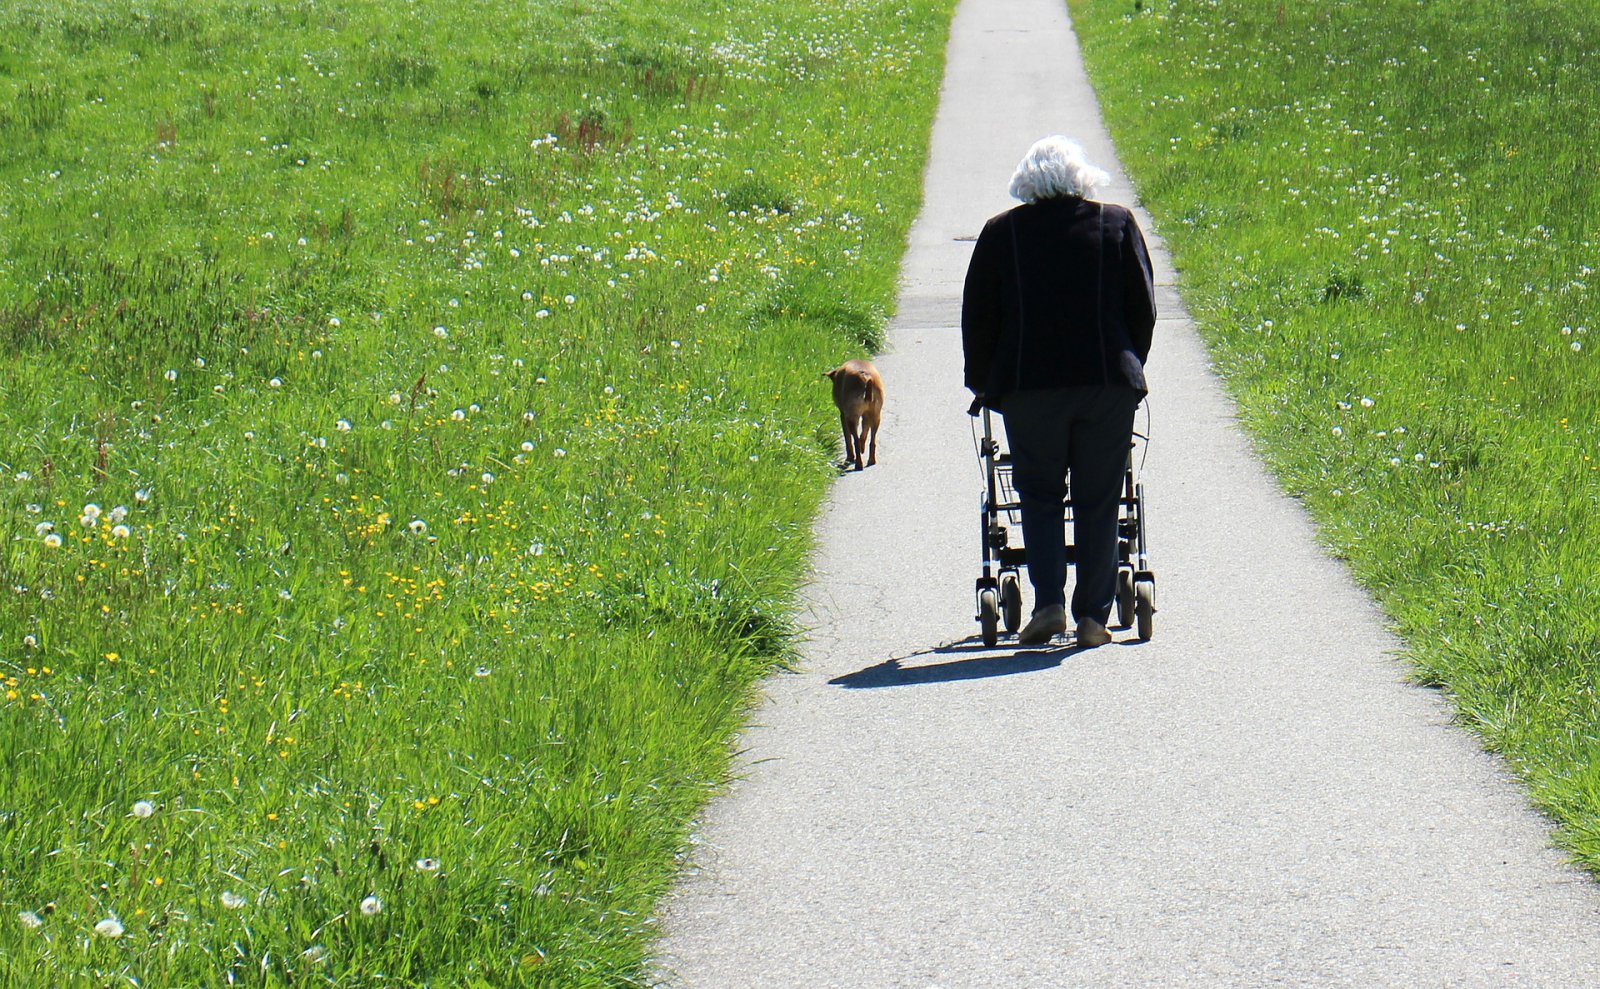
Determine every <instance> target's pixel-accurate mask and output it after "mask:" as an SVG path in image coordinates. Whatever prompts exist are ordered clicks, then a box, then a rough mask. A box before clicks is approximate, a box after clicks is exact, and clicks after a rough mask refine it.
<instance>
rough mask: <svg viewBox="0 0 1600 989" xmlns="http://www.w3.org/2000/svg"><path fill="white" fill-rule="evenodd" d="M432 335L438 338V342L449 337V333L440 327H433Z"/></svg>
mask: <svg viewBox="0 0 1600 989" xmlns="http://www.w3.org/2000/svg"><path fill="white" fill-rule="evenodd" d="M433 335H434V336H436V337H438V338H439V339H440V340H443V339H444V338H445V337H447V336H449V335H450V331H449V330H447V329H445V328H444V327H442V326H435V327H434V328H433Z"/></svg>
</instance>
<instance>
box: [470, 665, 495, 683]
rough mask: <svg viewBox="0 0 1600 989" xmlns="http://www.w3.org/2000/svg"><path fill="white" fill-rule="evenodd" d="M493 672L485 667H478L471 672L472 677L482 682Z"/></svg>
mask: <svg viewBox="0 0 1600 989" xmlns="http://www.w3.org/2000/svg"><path fill="white" fill-rule="evenodd" d="M493 672H494V671H493V670H491V669H489V667H487V666H480V667H478V668H477V669H475V670H473V671H472V675H473V676H475V677H477V678H478V679H480V680H482V679H483V678H484V677H486V676H488V675H489V674H491V673H493Z"/></svg>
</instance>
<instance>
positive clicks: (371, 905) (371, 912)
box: [361, 896, 383, 917]
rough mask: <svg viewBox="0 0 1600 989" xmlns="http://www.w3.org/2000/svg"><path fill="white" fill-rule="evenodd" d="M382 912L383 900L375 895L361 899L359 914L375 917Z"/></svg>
mask: <svg viewBox="0 0 1600 989" xmlns="http://www.w3.org/2000/svg"><path fill="white" fill-rule="evenodd" d="M382 912H383V901H382V900H380V899H378V898H377V897H376V896H369V897H367V898H366V899H364V900H362V901H361V916H363V917H375V916H377V915H378V914H380V913H382Z"/></svg>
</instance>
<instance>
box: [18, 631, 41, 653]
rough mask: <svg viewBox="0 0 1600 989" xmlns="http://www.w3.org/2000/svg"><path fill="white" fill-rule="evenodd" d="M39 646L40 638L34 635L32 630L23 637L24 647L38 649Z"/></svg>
mask: <svg viewBox="0 0 1600 989" xmlns="http://www.w3.org/2000/svg"><path fill="white" fill-rule="evenodd" d="M38 647H39V640H38V639H37V638H35V637H34V635H33V633H31V632H30V633H28V634H27V635H24V636H23V637H22V648H24V649H37V648H38Z"/></svg>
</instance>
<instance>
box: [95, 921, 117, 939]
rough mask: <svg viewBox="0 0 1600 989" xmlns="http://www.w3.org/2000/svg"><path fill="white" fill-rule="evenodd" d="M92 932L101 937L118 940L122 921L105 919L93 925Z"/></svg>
mask: <svg viewBox="0 0 1600 989" xmlns="http://www.w3.org/2000/svg"><path fill="white" fill-rule="evenodd" d="M94 932H95V933H96V934H98V935H100V936H101V937H109V938H119V937H121V936H122V932H123V926H122V921H120V920H118V919H117V918H115V917H107V918H106V919H104V920H102V921H100V922H99V923H97V924H95V925H94Z"/></svg>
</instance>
